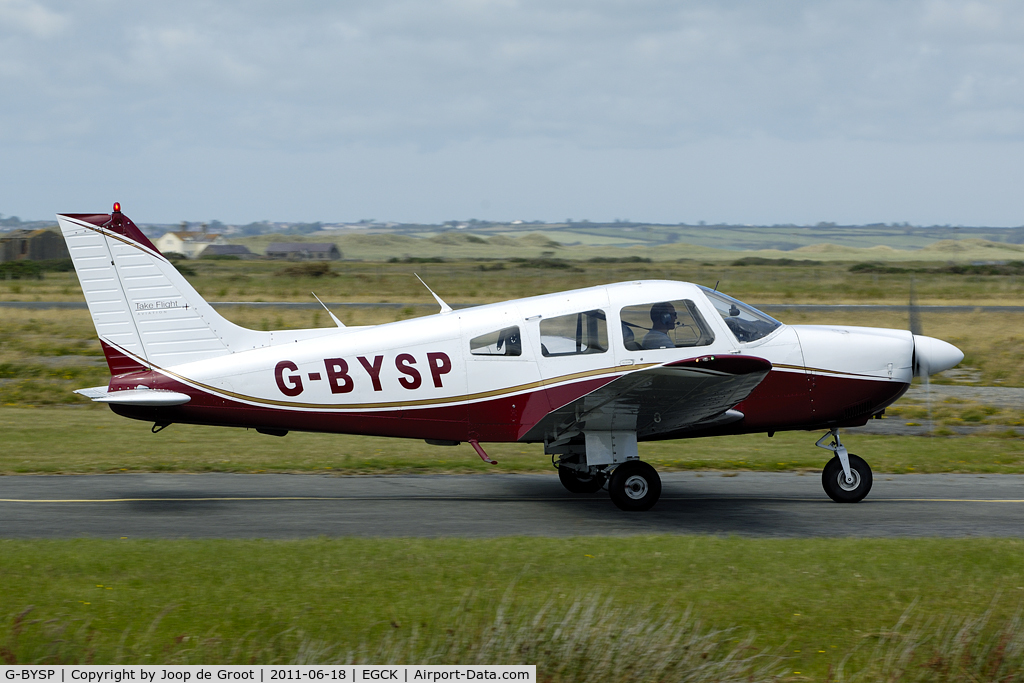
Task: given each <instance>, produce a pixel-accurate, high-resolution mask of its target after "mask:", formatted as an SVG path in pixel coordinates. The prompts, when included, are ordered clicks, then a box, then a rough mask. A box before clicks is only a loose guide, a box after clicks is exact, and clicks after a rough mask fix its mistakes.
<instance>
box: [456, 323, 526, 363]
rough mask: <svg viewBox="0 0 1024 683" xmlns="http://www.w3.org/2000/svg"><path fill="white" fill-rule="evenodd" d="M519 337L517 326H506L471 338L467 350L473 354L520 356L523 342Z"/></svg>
mask: <svg viewBox="0 0 1024 683" xmlns="http://www.w3.org/2000/svg"><path fill="white" fill-rule="evenodd" d="M520 339H521V338H520V336H519V328H518V327H516V326H512V327H506V328H505V329H503V330H498V331H497V332H488V333H487V334H482V335H480V336H479V337H474V338H473V339H471V340H470V341H469V352H470V353H471V354H472V355H474V356H521V355H523V343H522V342H521V341H520Z"/></svg>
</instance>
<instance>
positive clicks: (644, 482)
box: [556, 459, 661, 512]
mask: <svg viewBox="0 0 1024 683" xmlns="http://www.w3.org/2000/svg"><path fill="white" fill-rule="evenodd" d="M556 466H557V467H558V480H559V481H560V482H562V486H564V487H565V488H566V490H567V491H570V492H571V493H597V492H598V491H600V490H601V489H602V488H604V487H605V484H607V486H608V495H609V496H610V497H611V499H612V502H613V503H615V505H616V507H618V508H619V509H620V510H626V511H627V512H643V511H644V510H650V509H651V508H652V507H654V504H655V503H657V502H658V498H660V497H661V477H659V476H658V471H657V470H655V469H654V468H653V467H651V466H650V465H648V464H647V463H645V462H641V461H640V460H627V461H626V462H624V463H622V464H620V465H617V466H615V468H614V469H609V468H608V467H602V466H597V467H595V466H591V467H587V466H586V465H581V464H578V463H575V462H571V461H570V459H566V460H560V461H558V462H557V463H556Z"/></svg>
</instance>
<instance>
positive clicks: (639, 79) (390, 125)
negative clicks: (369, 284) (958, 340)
mask: <svg viewBox="0 0 1024 683" xmlns="http://www.w3.org/2000/svg"><path fill="white" fill-rule="evenodd" d="M0 33H2V35H3V36H4V42H3V44H2V47H0V91H2V92H4V93H5V106H4V107H2V108H0V145H2V146H3V149H4V150H5V153H6V155H7V156H8V157H9V158H17V155H18V154H22V155H28V154H36V155H39V154H56V153H57V152H58V151H62V150H63V151H66V150H78V151H80V152H82V153H83V154H86V155H88V154H89V153H92V154H109V153H110V150H114V149H121V150H132V153H133V154H142V155H144V156H148V157H149V158H153V159H160V158H167V157H168V152H169V151H171V150H173V151H175V152H176V153H180V152H182V151H183V150H186V151H187V152H188V156H189V158H191V159H203V158H210V159H213V158H215V157H216V158H221V159H223V158H243V157H244V158H250V157H249V156H248V155H250V154H254V155H256V156H257V158H266V159H268V160H273V159H277V160H279V162H280V163H279V166H282V167H283V166H285V165H287V164H288V163H290V162H288V161H285V160H286V159H289V158H290V159H295V158H298V157H296V156H295V155H299V156H301V157H302V158H313V157H317V155H320V154H324V155H326V156H328V157H330V156H333V157H335V158H346V155H350V156H359V155H361V154H363V151H364V150H377V152H378V153H379V154H382V155H385V156H387V157H388V158H392V156H391V155H392V153H398V152H399V151H401V150H406V152H401V153H398V157H401V156H402V154H406V153H408V154H416V155H419V156H418V157H417V159H422V158H424V157H425V156H430V155H434V156H433V157H432V158H435V159H437V160H438V163H447V162H444V161H443V160H445V159H449V160H450V159H453V158H455V157H452V156H446V155H445V154H444V151H445V150H451V149H459V150H463V151H465V150H469V149H475V150H479V154H480V155H481V156H482V158H481V159H480V163H481V164H482V165H484V166H486V165H487V158H488V156H489V155H491V156H500V154H499V152H498V151H497V150H499V149H500V150H507V149H508V148H510V147H511V148H515V147H517V146H518V147H522V148H529V149H545V148H550V149H558V150H576V151H577V152H576V153H577V155H578V156H579V158H583V157H586V158H588V159H593V158H595V157H594V156H592V155H595V154H596V155H598V156H600V154H602V153H607V155H608V158H626V157H628V158H630V159H640V158H642V157H643V154H642V153H647V154H649V155H658V158H659V161H658V163H659V164H663V163H665V162H664V157H663V156H661V154H662V152H663V151H664V150H691V149H694V148H697V147H699V148H700V149H701V150H704V151H705V152H707V150H709V149H711V148H713V147H714V146H715V145H719V146H720V147H721V148H722V149H723V150H725V149H728V150H729V151H728V155H729V158H730V159H736V163H743V162H742V160H741V159H742V157H741V156H736V155H735V150H736V149H737V148H740V149H742V148H744V146H745V147H746V148H747V149H749V150H751V151H750V155H751V157H750V159H749V160H748V162H747V163H748V164H750V165H751V166H754V167H758V168H764V167H765V159H764V158H761V157H757V155H758V154H763V153H767V152H765V151H764V150H769V149H770V150H772V153H776V154H784V153H785V150H786V149H796V148H798V147H799V148H800V149H801V152H800V155H801V158H810V157H808V155H809V154H810V153H809V152H808V149H809V148H810V147H813V146H814V145H815V144H817V145H818V147H817V149H820V150H821V153H822V154H826V153H828V152H827V150H831V149H835V148H836V147H837V146H838V147H841V148H843V149H847V146H846V145H848V144H852V145H856V144H863V145H867V146H869V147H870V148H871V149H881V148H882V147H884V146H886V145H888V146H889V148H890V149H894V150H895V149H902V150H908V149H913V150H921V149H924V147H926V146H928V145H939V146H943V145H945V146H948V147H950V148H956V149H966V147H967V146H970V145H983V146H985V149H993V148H995V146H998V145H999V144H1016V143H1020V142H1024V83H1022V82H1021V79H1022V78H1024V76H1022V74H1024V5H1021V4H1019V3H1010V2H1000V1H999V0H992V1H991V2H977V1H968V0H961V1H953V0H941V1H940V0H908V1H907V2H900V3H892V2H888V1H886V0H836V1H835V2H828V3H821V2H813V1H811V0H804V1H802V2H799V1H798V2H790V3H749V2H739V1H738V0H731V1H730V0H723V1H718V2H712V1H711V0H704V1H696V2H687V3H678V2H674V1H670V0H647V1H645V2H635V1H626V0H437V1H436V2H425V1H419V0H375V1H370V0H353V1H352V2H346V3H336V2H329V1H327V0H323V1H321V2H315V1H311V2H303V3H286V4H282V3H276V2H269V1H268V0H248V1H245V2H242V1H241V0H220V1H219V2H216V3H209V2H206V1H202V0H181V1H180V2H175V3H136V2H129V0H82V1H81V2H76V3H60V4H58V3H56V2H53V3H49V4H48V3H44V2H35V3H33V2H29V1H28V0H0ZM766 141H767V142H766ZM769 143H770V144H769ZM777 143H778V144H777ZM708 145H710V146H711V147H708ZM787 145H788V147H787ZM808 146H810V147H808ZM758 150H761V151H758ZM634 151H635V152H637V153H638V154H639V156H634V155H633V154H632V153H633V152H634ZM385 152H386V154H385ZM622 152H628V154H626V155H625V156H624V155H623V154H621V153H622ZM680 153H682V152H680ZM703 153H704V152H702V154H703ZM707 153H710V152H707ZM558 154H559V155H561V154H562V152H559V153H558ZM457 156H458V157H459V159H460V163H462V162H463V161H464V160H465V159H467V158H468V157H467V156H466V155H465V154H464V153H463V152H460V154H459V155H457ZM317 158H319V157H317ZM651 158H654V157H653V156H652V157H651ZM417 163H418V162H417ZM516 163H525V162H522V161H517V162H516ZM665 167H666V168H671V164H668V165H667V166H665ZM270 168H273V166H271V167H270ZM265 172H267V173H271V172H272V171H270V170H267V171H265ZM327 172H328V170H327V169H326V168H325V169H322V170H321V175H322V174H324V173H327ZM865 172H867V171H865ZM581 191H582V190H581ZM723 196H724V195H723ZM723 201H724V200H723ZM0 210H3V207H0ZM617 210H618V211H619V212H620V214H621V215H632V216H634V217H637V216H640V215H641V214H640V212H639V211H637V210H632V211H630V210H628V208H619V209H617ZM374 213H376V214H380V216H383V212H380V211H378V212H374ZM704 217H705V218H708V219H711V220H714V216H712V215H711V214H710V213H707V214H706V215H705V216H704ZM828 218H829V217H828V216H823V217H822V219H828ZM878 218H879V219H881V218H882V217H878ZM899 218H900V219H901V220H902V219H904V217H903V216H900V217H899Z"/></svg>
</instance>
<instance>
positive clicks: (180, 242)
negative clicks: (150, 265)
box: [156, 232, 228, 258]
mask: <svg viewBox="0 0 1024 683" xmlns="http://www.w3.org/2000/svg"><path fill="white" fill-rule="evenodd" d="M227 243H228V241H227V240H226V239H224V237H223V236H222V235H218V234H215V233H206V232H165V233H164V234H163V235H161V236H160V237H158V238H157V240H156V248H157V249H159V250H160V253H162V254H169V253H171V252H176V253H178V254H182V255H184V256H186V257H188V258H199V256H200V255H201V254H202V253H203V251H204V250H205V249H206V248H207V247H208V246H210V245H211V244H227Z"/></svg>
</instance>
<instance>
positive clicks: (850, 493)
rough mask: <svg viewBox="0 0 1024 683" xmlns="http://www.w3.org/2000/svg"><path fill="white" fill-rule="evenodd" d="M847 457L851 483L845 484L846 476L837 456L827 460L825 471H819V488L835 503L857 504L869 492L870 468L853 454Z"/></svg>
mask: <svg viewBox="0 0 1024 683" xmlns="http://www.w3.org/2000/svg"><path fill="white" fill-rule="evenodd" d="M849 457H850V474H852V475H853V483H849V484H848V483H847V482H846V475H845V474H844V473H843V464H842V463H841V462H839V456H836V457H834V458H832V459H831V460H829V461H828V464H826V465H825V469H823V470H822V471H821V486H822V488H824V489H825V493H827V494H828V497H829V498H831V499H832V500H834V501H835V502H837V503H858V502H860V501H861V500H863V499H864V496H866V495H868V491H870V490H871V468H870V467H868V464H867V463H866V462H864V459H863V458H859V457H857V456H856V455H854V454H853V453H850V455H849Z"/></svg>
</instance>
